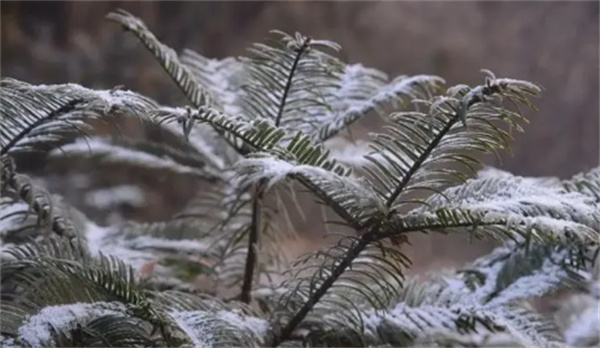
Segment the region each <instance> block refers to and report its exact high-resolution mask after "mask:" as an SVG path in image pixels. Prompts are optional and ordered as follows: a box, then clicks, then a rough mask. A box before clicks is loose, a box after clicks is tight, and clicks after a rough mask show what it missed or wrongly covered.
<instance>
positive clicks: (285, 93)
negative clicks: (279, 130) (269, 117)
mask: <svg viewBox="0 0 600 348" xmlns="http://www.w3.org/2000/svg"><path fill="white" fill-rule="evenodd" d="M309 43H310V38H306V40H304V43H302V46H300V47H299V48H298V49H296V58H295V59H294V63H293V64H292V68H291V69H290V73H289V74H288V78H287V82H286V84H285V89H284V90H283V96H282V97H281V101H280V102H279V108H278V111H277V117H276V118H275V126H277V127H279V124H280V123H281V117H282V116H283V110H284V109H285V102H286V101H287V97H288V94H289V93H290V89H291V87H292V79H293V78H294V75H295V74H296V69H297V68H298V63H299V62H300V58H301V57H302V54H303V53H304V52H305V51H306V49H307V48H308V44H309Z"/></svg>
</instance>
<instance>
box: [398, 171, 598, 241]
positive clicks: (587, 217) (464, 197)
mask: <svg viewBox="0 0 600 348" xmlns="http://www.w3.org/2000/svg"><path fill="white" fill-rule="evenodd" d="M425 204H426V205H425V206H423V207H420V208H417V209H415V210H413V212H412V213H409V214H407V215H406V216H407V217H410V218H411V219H414V220H415V221H419V220H425V219H428V216H429V217H430V218H431V220H430V223H431V224H432V225H444V224H446V225H447V227H448V228H451V227H452V226H454V227H460V225H461V223H463V224H465V223H466V224H468V221H469V220H471V221H472V222H473V224H471V225H470V226H471V227H472V226H473V225H477V223H476V221H477V219H480V222H481V223H482V224H491V223H492V222H493V221H498V223H500V226H488V227H486V228H485V229H484V230H483V231H482V232H483V233H489V234H490V235H492V236H493V235H494V234H495V233H496V232H499V233H505V234H506V233H508V235H509V236H510V237H511V238H515V239H517V240H521V241H526V242H527V243H531V242H532V241H539V242H550V243H556V242H557V241H558V242H559V243H560V244H562V245H565V246H566V245H568V243H572V242H579V243H589V242H594V241H595V240H596V239H597V236H598V233H597V231H598V230H599V228H600V209H598V204H597V203H596V202H594V201H593V200H592V199H590V198H589V197H586V196H584V195H582V194H579V193H577V192H566V191H565V190H564V189H563V188H562V187H560V186H558V185H556V186H551V185H546V184H539V183H536V181H532V180H531V179H528V178H521V177H516V176H502V177H490V178H482V179H471V180H468V181H467V182H465V183H464V184H462V185H458V186H455V187H452V188H449V189H446V190H444V191H442V192H441V193H440V194H434V195H433V196H431V197H430V198H429V199H427V200H426V201H425ZM412 214H416V215H413V216H411V215H412ZM419 214H423V215H422V217H419ZM436 219H438V223H437V224H436V223H435V222H434V221H435V220H436ZM404 220H405V221H406V220H407V219H404ZM502 221H503V222H504V223H502ZM511 231H512V232H511ZM514 232H516V234H514Z"/></svg>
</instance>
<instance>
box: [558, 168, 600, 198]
mask: <svg viewBox="0 0 600 348" xmlns="http://www.w3.org/2000/svg"><path fill="white" fill-rule="evenodd" d="M562 184H563V186H564V188H565V190H567V191H568V192H579V193H582V194H585V195H588V196H591V197H594V198H595V199H596V201H597V202H600V167H596V168H593V169H592V170H590V171H588V172H586V173H580V174H577V175H574V176H573V177H572V178H571V179H569V180H564V181H563V183H562Z"/></svg>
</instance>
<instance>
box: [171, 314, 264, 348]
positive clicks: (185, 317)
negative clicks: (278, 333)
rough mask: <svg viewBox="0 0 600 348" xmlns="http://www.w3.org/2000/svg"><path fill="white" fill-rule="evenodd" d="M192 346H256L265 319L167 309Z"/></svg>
mask: <svg viewBox="0 0 600 348" xmlns="http://www.w3.org/2000/svg"><path fill="white" fill-rule="evenodd" d="M170 315H171V317H172V318H173V320H174V321H175V323H177V325H178V327H179V328H180V329H181V330H182V331H183V332H185V334H186V335H187V336H188V338H189V340H190V342H191V343H192V344H193V345H194V346H195V347H204V346H216V347H231V346H235V347H256V346H260V345H262V344H263V343H262V342H264V340H265V336H266V335H267V330H268V328H269V324H268V322H266V321H265V320H261V319H259V318H253V317H245V316H242V315H239V314H236V313H232V312H227V311H221V312H216V313H214V312H207V311H189V312H181V311H176V312H172V313H170Z"/></svg>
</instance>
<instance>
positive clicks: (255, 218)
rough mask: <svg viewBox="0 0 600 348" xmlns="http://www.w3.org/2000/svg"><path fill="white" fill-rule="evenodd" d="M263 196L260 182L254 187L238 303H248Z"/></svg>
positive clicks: (255, 259) (262, 187) (252, 279)
mask: <svg viewBox="0 0 600 348" xmlns="http://www.w3.org/2000/svg"><path fill="white" fill-rule="evenodd" d="M263 195H264V183H263V182H260V183H258V184H256V186H255V192H254V197H253V200H252V221H251V223H250V234H249V236H248V251H247V253H246V267H245V270H244V283H243V284H242V293H241V294H240V301H242V302H244V303H250V300H251V296H250V293H251V292H252V283H253V281H254V269H255V267H256V262H257V255H256V251H257V250H256V248H257V247H258V236H259V233H260V227H261V223H260V222H261V221H260V201H261V200H262V197H263Z"/></svg>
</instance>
